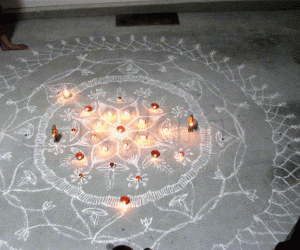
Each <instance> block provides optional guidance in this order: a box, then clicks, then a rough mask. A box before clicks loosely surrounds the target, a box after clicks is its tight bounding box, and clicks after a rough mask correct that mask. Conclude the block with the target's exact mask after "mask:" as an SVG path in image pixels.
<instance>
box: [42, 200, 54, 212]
mask: <svg viewBox="0 0 300 250" xmlns="http://www.w3.org/2000/svg"><path fill="white" fill-rule="evenodd" d="M52 203H53V201H45V202H44V204H43V208H42V213H43V214H45V211H46V210H50V209H53V208H55V207H56V205H53V204H52Z"/></svg>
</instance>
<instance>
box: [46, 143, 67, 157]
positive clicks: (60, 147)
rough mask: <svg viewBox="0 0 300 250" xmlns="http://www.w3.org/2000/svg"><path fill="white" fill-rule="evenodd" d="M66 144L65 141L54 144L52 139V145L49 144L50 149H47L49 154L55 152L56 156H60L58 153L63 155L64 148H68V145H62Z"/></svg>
mask: <svg viewBox="0 0 300 250" xmlns="http://www.w3.org/2000/svg"><path fill="white" fill-rule="evenodd" d="M64 142H66V140H65V139H63V140H60V141H59V142H54V141H53V139H50V143H48V145H49V147H50V148H48V149H47V151H48V152H54V154H55V155H58V153H60V154H62V153H63V152H64V151H63V148H66V147H67V146H66V145H62V143H64Z"/></svg>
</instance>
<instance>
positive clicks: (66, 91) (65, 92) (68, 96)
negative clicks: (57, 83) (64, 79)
mask: <svg viewBox="0 0 300 250" xmlns="http://www.w3.org/2000/svg"><path fill="white" fill-rule="evenodd" d="M64 97H65V98H66V99H68V98H70V97H71V93H70V91H69V90H67V89H65V90H64Z"/></svg>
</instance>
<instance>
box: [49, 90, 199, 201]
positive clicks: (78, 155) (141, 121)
mask: <svg viewBox="0 0 300 250" xmlns="http://www.w3.org/2000/svg"><path fill="white" fill-rule="evenodd" d="M63 95H64V98H65V99H69V98H70V97H71V96H72V93H71V92H70V91H69V90H67V89H66V90H64V93H63ZM117 101H118V102H122V101H123V98H122V97H121V96H119V97H118V98H117ZM151 107H152V108H153V109H158V108H159V105H158V104H157V103H152V104H151ZM84 109H85V111H87V112H90V111H91V110H92V109H93V108H92V106H90V105H86V106H85V107H84ZM123 114H124V116H125V117H126V118H129V117H130V112H129V111H128V110H126V111H124V113H123ZM107 116H108V117H109V118H112V117H113V112H112V111H109V112H108V113H107ZM139 124H141V125H145V124H146V121H145V119H143V118H141V119H139ZM102 126H103V123H102V122H98V123H97V127H98V128H101V127H102ZM188 127H189V129H188V131H189V132H193V127H194V119H193V116H192V115H191V116H190V117H189V119H188ZM162 130H163V132H164V133H168V132H169V131H170V130H169V128H168V127H164V128H163V129H162ZM117 131H118V132H119V133H124V132H125V128H124V127H123V126H118V127H117ZM71 132H72V133H73V134H76V133H77V130H76V129H75V128H73V129H72V130H71ZM57 135H58V130H57V129H56V126H55V125H53V127H52V136H53V137H54V142H55V141H56V138H57ZM96 138H97V135H96V134H92V139H96ZM140 138H141V140H142V141H143V142H144V141H146V140H147V135H145V134H142V135H141V137H140ZM130 147H131V146H130V144H129V143H124V145H123V148H124V149H125V150H128V149H130ZM101 150H102V152H107V151H108V147H107V146H102V148H101ZM151 155H152V157H154V158H158V157H159V156H160V152H159V151H158V150H152V151H151ZM179 156H181V157H183V156H184V152H183V151H180V152H179ZM75 158H76V159H77V160H82V159H83V158H84V154H83V153H82V152H78V153H76V154H75ZM110 167H115V163H113V162H111V163H110ZM83 177H84V176H83V174H79V178H83ZM140 179H141V176H136V180H137V181H139V180H140ZM120 202H121V203H122V204H124V205H127V204H128V203H129V202H130V199H129V197H128V196H122V197H121V198H120Z"/></svg>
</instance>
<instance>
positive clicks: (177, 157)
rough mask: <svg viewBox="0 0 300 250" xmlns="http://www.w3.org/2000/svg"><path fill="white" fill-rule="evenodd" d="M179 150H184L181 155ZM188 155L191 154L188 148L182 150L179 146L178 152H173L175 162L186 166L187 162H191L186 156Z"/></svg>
mask: <svg viewBox="0 0 300 250" xmlns="http://www.w3.org/2000/svg"><path fill="white" fill-rule="evenodd" d="M180 152H184V155H181V154H180ZM189 155H193V152H191V150H190V149H186V150H183V149H182V148H180V149H179V150H178V152H176V153H175V157H174V158H175V160H176V161H177V162H180V163H182V165H183V166H186V164H187V163H188V162H192V160H191V159H190V158H189V157H188V156H189Z"/></svg>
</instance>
